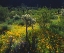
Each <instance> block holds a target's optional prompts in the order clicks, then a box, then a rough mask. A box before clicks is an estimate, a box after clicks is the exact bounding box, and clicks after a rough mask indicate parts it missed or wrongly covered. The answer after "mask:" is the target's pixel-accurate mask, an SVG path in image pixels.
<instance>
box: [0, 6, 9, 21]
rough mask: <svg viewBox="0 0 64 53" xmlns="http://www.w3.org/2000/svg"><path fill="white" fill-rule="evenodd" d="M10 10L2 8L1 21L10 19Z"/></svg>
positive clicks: (0, 9)
mask: <svg viewBox="0 0 64 53" xmlns="http://www.w3.org/2000/svg"><path fill="white" fill-rule="evenodd" d="M8 12H9V11H8V8H7V7H1V6H0V21H5V20H6V18H7V17H8Z"/></svg>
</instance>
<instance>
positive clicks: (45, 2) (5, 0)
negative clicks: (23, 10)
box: [0, 0, 64, 8]
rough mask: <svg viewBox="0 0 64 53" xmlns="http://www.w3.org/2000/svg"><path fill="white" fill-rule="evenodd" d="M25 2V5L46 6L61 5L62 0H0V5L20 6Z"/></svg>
mask: <svg viewBox="0 0 64 53" xmlns="http://www.w3.org/2000/svg"><path fill="white" fill-rule="evenodd" d="M22 3H23V4H25V5H27V6H31V7H36V6H37V5H38V6H39V7H43V6H47V7H50V6H51V7H55V8H56V7H61V6H62V5H63V3H64V1H63V0H0V5H2V6H14V7H16V6H20V5H21V4H22Z"/></svg>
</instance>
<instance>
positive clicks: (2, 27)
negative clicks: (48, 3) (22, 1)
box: [0, 6, 64, 53]
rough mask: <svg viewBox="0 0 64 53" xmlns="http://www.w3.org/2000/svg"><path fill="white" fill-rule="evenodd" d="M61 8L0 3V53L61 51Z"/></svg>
mask: <svg viewBox="0 0 64 53" xmlns="http://www.w3.org/2000/svg"><path fill="white" fill-rule="evenodd" d="M63 52H64V9H60V8H57V9H55V8H54V9H53V8H47V7H42V8H32V7H17V8H14V7H12V8H8V7H2V6H0V53H63Z"/></svg>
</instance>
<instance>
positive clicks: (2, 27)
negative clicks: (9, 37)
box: [0, 23, 9, 34]
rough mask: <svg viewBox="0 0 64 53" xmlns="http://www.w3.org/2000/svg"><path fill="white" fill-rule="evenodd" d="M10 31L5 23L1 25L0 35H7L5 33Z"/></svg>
mask: <svg viewBox="0 0 64 53" xmlns="http://www.w3.org/2000/svg"><path fill="white" fill-rule="evenodd" d="M7 30H9V28H8V25H7V24H5V23H3V24H0V34H5V31H7Z"/></svg>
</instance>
